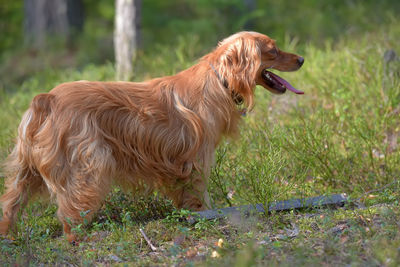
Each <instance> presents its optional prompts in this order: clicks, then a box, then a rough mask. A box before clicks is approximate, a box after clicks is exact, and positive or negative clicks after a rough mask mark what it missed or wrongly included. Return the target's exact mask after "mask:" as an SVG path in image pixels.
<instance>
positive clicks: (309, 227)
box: [0, 19, 400, 266]
mask: <svg viewBox="0 0 400 267" xmlns="http://www.w3.org/2000/svg"><path fill="white" fill-rule="evenodd" d="M200 40H201V39H200V38H180V39H178V45H176V46H174V47H173V48H171V47H169V46H167V47H164V46H157V47H155V48H154V50H152V51H151V53H150V52H148V53H146V51H145V52H144V53H142V54H141V55H140V56H139V57H138V58H139V60H138V61H137V62H136V68H135V71H136V72H135V73H136V74H135V75H136V76H135V80H137V81H140V80H143V79H148V78H151V77H156V76H161V75H169V74H172V73H175V72H176V71H179V70H181V69H183V68H186V67H188V66H190V65H192V64H193V63H194V62H195V60H196V58H198V57H200V56H201V55H202V54H203V53H204V52H205V51H207V49H205V47H204V45H203V43H202V42H201V41H200ZM399 42H400V24H399V23H398V21H397V20H395V19H393V20H392V22H390V23H387V24H385V25H384V26H381V27H378V26H377V27H376V28H375V29H374V30H371V31H369V32H368V33H358V34H356V35H351V36H350V35H347V36H344V37H341V38H337V39H334V41H333V40H331V41H326V42H325V43H322V44H315V43H313V42H309V43H303V44H299V43H298V42H297V41H296V39H290V38H286V39H281V40H278V45H279V46H280V47H281V48H282V49H284V50H288V51H292V52H297V53H299V54H302V55H303V56H304V57H305V60H306V61H305V64H304V66H303V67H302V68H301V69H300V70H299V71H297V72H294V73H285V74H283V75H282V76H283V77H285V78H286V79H287V80H289V81H290V82H291V83H292V84H293V85H294V86H295V87H296V88H299V89H301V90H303V91H305V92H306V94H305V95H303V96H297V95H294V94H291V93H290V92H288V93H286V94H285V95H283V96H273V95H271V94H270V93H269V92H267V91H266V90H264V89H263V88H261V87H260V88H257V90H256V95H257V97H256V107H255V109H254V110H253V111H252V112H250V113H249V114H248V115H247V116H246V117H245V118H244V119H243V123H242V125H241V137H240V138H239V139H236V140H225V141H224V142H223V144H222V145H221V146H220V148H219V149H218V151H217V162H216V166H215V168H214V169H213V173H212V177H211V181H210V186H209V190H210V194H211V197H212V200H213V203H212V204H213V205H214V207H225V206H231V205H234V206H235V205H242V204H248V203H254V204H255V203H263V204H268V202H270V201H274V200H282V199H290V198H294V197H306V196H316V195H323V194H330V193H347V194H348V195H349V196H350V198H351V199H357V203H358V204H357V203H356V204H352V205H347V206H345V207H344V208H341V209H336V210H306V211H301V212H297V211H292V212H287V213H276V214H270V215H261V216H258V217H250V218H244V217H243V218H230V219H227V220H223V221H210V222H209V221H200V222H198V223H196V224H195V225H189V224H187V223H185V222H184V221H182V220H181V217H184V216H186V215H187V214H188V211H179V210H175V209H174V208H173V207H172V206H171V204H170V202H169V201H168V200H165V199H163V198H162V196H159V195H154V196H151V197H141V196H132V195H129V194H124V193H122V192H121V191H120V190H119V189H118V188H115V190H114V191H113V193H112V194H110V195H109V196H108V198H107V201H106V202H105V204H104V206H103V208H102V209H101V211H100V212H99V214H98V215H97V217H96V219H95V220H94V221H93V223H90V224H88V225H79V226H78V227H76V228H75V231H76V233H77V234H79V235H81V236H82V237H83V241H82V242H80V243H79V245H78V246H71V245H69V244H68V243H67V241H66V240H65V239H64V237H63V236H62V229H61V225H60V223H59V222H58V220H57V219H56V217H55V211H56V207H55V206H54V205H48V204H47V203H45V202H41V201H38V202H35V203H32V204H31V205H29V206H28V208H27V209H26V210H25V211H24V212H23V213H21V215H20V218H19V219H18V223H17V232H16V233H14V234H11V235H10V236H8V239H0V250H1V253H0V263H2V264H18V265H28V264H30V265H39V264H47V265H54V264H64V265H67V264H73V265H93V264H105V265H107V264H120V265H121V266H124V265H125V264H127V265H174V264H177V265H189V266H190V265H209V266H215V265H217V264H219V265H224V266H225V265H235V266H250V265H260V266H265V265H266V264H268V265H283V266H286V265H293V264H299V265H321V264H323V265H328V266H337V265H348V264H351V265H355V266H358V265H362V266H365V265H369V266H398V265H399V264H400V234H399V228H400V225H399V221H400V220H399V219H400V208H399V199H400V194H399V187H400V183H399V182H397V179H398V178H399V177H400V153H399V145H398V143H397V140H398V136H399V135H400V77H399V75H400V60H399V58H397V59H395V60H393V61H389V62H388V61H385V58H384V54H385V52H386V51H387V50H388V49H393V48H395V49H397V45H398V43H399ZM209 49H211V48H210V47H209ZM165 51H172V52H168V53H166V52H165ZM396 52H400V51H399V50H397V51H396ZM154 55H158V56H157V57H155V56H154ZM386 58H388V57H386ZM114 76H115V73H114V68H113V66H112V64H111V63H109V64H104V65H86V66H85V67H83V68H82V69H80V70H77V69H62V70H58V69H45V70H43V71H40V72H37V73H35V75H34V76H33V77H31V78H28V79H25V80H24V82H23V83H22V84H20V85H18V90H14V89H16V88H10V87H6V86H4V87H1V88H0V90H2V91H1V92H0V110H1V112H0V161H3V159H4V158H5V157H6V155H7V153H8V151H9V149H11V147H12V140H13V138H14V136H15V134H16V128H17V126H18V122H19V120H20V117H21V115H22V113H23V112H24V110H25V109H26V108H27V107H28V105H29V102H30V100H31V99H32V97H33V96H34V95H35V94H38V93H40V92H46V91H48V90H50V89H51V88H52V87H54V86H55V85H57V84H58V83H61V82H65V81H72V80H113V79H114ZM10 86H11V87H12V86H15V85H10ZM11 92H12V93H11ZM0 181H1V183H2V180H0ZM386 185H387V186H386ZM1 188H2V185H0V189H1ZM0 191H2V189H1V190H0ZM139 228H143V230H144V232H145V233H146V234H147V236H148V237H149V238H150V239H151V240H152V243H153V244H154V245H155V246H156V247H157V250H156V251H152V250H151V249H150V248H149V246H148V245H147V243H146V242H145V241H144V239H143V236H142V235H141V233H140V232H139Z"/></svg>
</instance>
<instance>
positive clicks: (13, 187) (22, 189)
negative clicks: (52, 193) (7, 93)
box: [0, 94, 54, 235]
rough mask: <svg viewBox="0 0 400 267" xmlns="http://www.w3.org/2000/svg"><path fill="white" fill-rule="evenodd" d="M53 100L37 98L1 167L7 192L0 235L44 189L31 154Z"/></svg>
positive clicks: (23, 120)
mask: <svg viewBox="0 0 400 267" xmlns="http://www.w3.org/2000/svg"><path fill="white" fill-rule="evenodd" d="M53 98H54V95H51V94H40V95H38V96H36V97H35V98H34V99H33V101H32V103H31V106H30V108H29V109H28V110H27V111H26V112H25V114H24V116H23V118H22V121H21V124H20V125H19V129H18V138H17V144H16V145H15V147H14V149H13V151H12V152H11V154H10V155H9V156H8V158H7V160H6V162H5V164H4V170H5V176H6V180H5V187H6V191H5V193H4V194H3V195H2V196H1V197H0V202H1V204H2V209H3V218H2V220H1V221H0V234H3V235H5V234H7V232H8V230H9V228H10V227H11V226H12V224H13V222H14V220H15V218H16V214H17V212H18V210H19V209H20V208H22V207H23V206H25V205H26V203H27V202H28V200H29V198H30V197H32V195H34V194H35V193H37V192H40V191H42V189H43V188H44V186H45V183H44V181H43V178H42V177H41V175H40V174H39V173H38V171H37V170H36V168H35V160H34V157H33V156H32V153H33V150H34V144H35V135H36V134H37V132H38V131H39V129H40V127H41V126H42V125H43V123H44V122H45V120H46V118H47V117H48V116H49V114H50V113H51V109H52V105H53V104H52V103H53Z"/></svg>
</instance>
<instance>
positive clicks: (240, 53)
mask: <svg viewBox="0 0 400 267" xmlns="http://www.w3.org/2000/svg"><path fill="white" fill-rule="evenodd" d="M216 52H217V53H216V56H217V58H216V60H217V62H218V63H219V64H218V63H216V64H218V66H219V68H218V72H219V73H220V75H221V78H222V79H224V81H226V84H227V85H228V87H229V88H230V89H231V90H234V91H235V92H234V93H238V94H240V95H241V96H242V97H243V98H244V100H245V101H246V104H247V105H248V106H252V105H253V89H254V87H255V86H256V84H258V85H261V86H263V87H264V88H266V89H268V90H269V91H271V92H272V93H275V94H283V93H285V92H286V89H289V90H290V91H292V92H294V93H296V94H303V92H302V91H299V90H297V89H295V88H294V87H293V86H291V85H290V84H289V83H288V82H287V81H286V80H284V79H283V78H281V77H279V76H278V75H276V74H275V73H272V72H271V71H270V70H271V69H275V70H279V71H295V70H298V69H299V68H300V67H301V66H302V65H303V63H304V58H303V57H301V56H298V55H295V54H291V53H287V52H283V51H281V50H280V49H279V48H278V47H277V46H276V44H275V41H274V40H272V39H271V38H269V37H268V36H266V35H263V34H260V33H257V32H239V33H236V34H234V35H232V36H230V37H228V38H226V39H225V40H223V41H222V42H220V43H219V45H218V47H217V49H216Z"/></svg>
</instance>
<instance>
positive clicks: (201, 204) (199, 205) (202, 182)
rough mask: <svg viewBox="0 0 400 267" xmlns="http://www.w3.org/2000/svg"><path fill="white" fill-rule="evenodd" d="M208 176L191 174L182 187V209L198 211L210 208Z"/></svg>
mask: <svg viewBox="0 0 400 267" xmlns="http://www.w3.org/2000/svg"><path fill="white" fill-rule="evenodd" d="M207 185H208V176H205V175H202V174H200V173H193V174H192V176H191V177H190V179H189V182H188V183H187V184H185V186H184V187H183V193H182V208H185V209H189V210H193V211H199V210H206V209H210V208H211V203H210V197H209V194H208V191H207Z"/></svg>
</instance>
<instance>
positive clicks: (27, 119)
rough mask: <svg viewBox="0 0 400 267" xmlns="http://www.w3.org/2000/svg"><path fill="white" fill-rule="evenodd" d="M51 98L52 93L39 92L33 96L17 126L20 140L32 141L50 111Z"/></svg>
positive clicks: (52, 97) (52, 96)
mask: <svg viewBox="0 0 400 267" xmlns="http://www.w3.org/2000/svg"><path fill="white" fill-rule="evenodd" d="M53 99H54V95H52V94H39V95H37V96H35V98H34V99H33V100H32V103H31V106H30V108H29V109H28V110H27V111H26V113H25V115H24V117H23V118H22V121H21V124H20V126H19V127H20V128H19V137H20V138H21V139H22V140H24V141H25V142H28V143H29V144H31V143H32V142H33V140H34V136H35V134H36V133H37V131H38V129H39V128H40V127H41V126H42V124H43V122H44V121H45V120H46V118H47V117H48V115H49V114H50V113H51V109H52V104H53V102H54V101H53Z"/></svg>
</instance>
